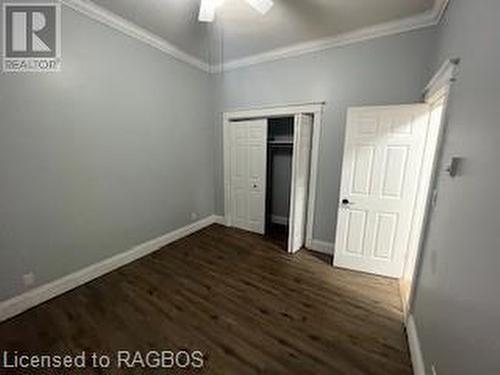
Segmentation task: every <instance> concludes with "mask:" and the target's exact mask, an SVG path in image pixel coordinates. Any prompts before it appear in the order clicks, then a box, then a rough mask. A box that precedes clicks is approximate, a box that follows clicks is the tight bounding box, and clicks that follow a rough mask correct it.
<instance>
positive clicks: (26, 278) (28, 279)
mask: <svg viewBox="0 0 500 375" xmlns="http://www.w3.org/2000/svg"><path fill="white" fill-rule="evenodd" d="M23 282H24V286H31V285H33V284H34V283H35V274H34V273H33V272H30V273H27V274H24V275H23Z"/></svg>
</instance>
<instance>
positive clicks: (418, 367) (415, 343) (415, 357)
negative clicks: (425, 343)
mask: <svg viewBox="0 0 500 375" xmlns="http://www.w3.org/2000/svg"><path fill="white" fill-rule="evenodd" d="M406 335H407V337H408V346H409V347H410V356H411V363H412V365H413V373H414V374H415V375H425V363H424V357H423V356H422V350H421V348H420V340H419V338H418V332H417V326H416V325H415V320H414V319H413V315H409V316H408V319H407V322H406Z"/></svg>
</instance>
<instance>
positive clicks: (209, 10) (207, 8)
mask: <svg viewBox="0 0 500 375" xmlns="http://www.w3.org/2000/svg"><path fill="white" fill-rule="evenodd" d="M215 8H217V1H216V0H201V3H200V13H199V14H198V21H200V22H213V20H214V18H215Z"/></svg>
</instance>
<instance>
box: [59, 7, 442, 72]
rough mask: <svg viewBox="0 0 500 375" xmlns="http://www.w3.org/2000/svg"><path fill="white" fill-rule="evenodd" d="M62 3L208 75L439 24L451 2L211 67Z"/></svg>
mask: <svg viewBox="0 0 500 375" xmlns="http://www.w3.org/2000/svg"><path fill="white" fill-rule="evenodd" d="M60 1H61V3H62V4H64V5H66V6H68V7H70V8H71V9H74V10H76V11H77V12H80V13H82V14H84V15H86V16H88V17H90V18H92V19H94V20H96V21H99V22H101V23H103V24H105V25H107V26H109V27H112V28H114V29H115V30H118V31H120V32H122V33H124V34H126V35H128V36H130V37H132V38H135V39H137V40H139V41H141V42H143V43H146V44H148V45H149V46H151V47H153V48H156V49H158V50H160V51H162V52H163V53H165V54H167V55H170V56H172V57H174V58H176V59H177V60H180V61H182V62H185V63H187V64H189V65H191V66H194V67H196V68H198V69H200V70H202V71H204V72H207V73H221V72H223V71H229V70H234V69H239V68H244V67H247V66H251V65H256V64H262V63H266V62H271V61H275V60H281V59H285V58H289V57H296V56H301V55H305V54H308V53H313V52H319V51H323V50H326V49H331V48H337V47H343V46H347V45H350V44H354V43H359V42H364V41H368V40H371V39H375V38H380V37H383V36H388V35H395V34H400V33H404V32H408V31H412V30H417V29H422V28H426V27H432V26H435V25H437V24H438V23H439V22H440V21H441V18H442V17H443V15H444V13H445V10H446V7H447V5H448V3H449V2H450V1H451V0H435V3H434V7H433V8H432V10H430V11H428V12H425V13H421V14H418V15H416V16H413V17H408V18H404V19H401V20H397V21H391V22H386V23H383V24H379V25H375V26H370V27H366V28H362V29H359V30H356V31H352V32H349V33H344V34H340V35H336V36H333V37H327V38H321V39H317V40H312V41H309V42H305V43H300V44H295V45H292V46H288V47H284V48H278V49H274V50H271V51H268V52H264V53H260V54H256V55H252V56H248V57H244V58H241V59H235V60H230V61H228V62H226V63H223V64H216V65H210V64H208V63H206V62H204V61H202V60H200V59H198V58H197V57H195V56H193V55H191V54H188V53H186V52H184V51H182V50H181V49H180V48H179V47H177V46H175V45H173V44H172V43H170V42H168V41H167V40H165V39H163V38H161V37H160V36H158V35H156V34H153V33H151V32H149V31H147V30H146V29H144V28H142V27H140V26H137V25H136V24H134V23H132V22H130V21H128V20H126V19H125V18H123V17H121V16H119V15H117V14H115V13H113V12H111V11H109V10H107V9H105V8H103V7H101V6H99V5H97V4H95V3H94V2H93V1H91V0H60Z"/></svg>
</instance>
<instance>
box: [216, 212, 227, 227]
mask: <svg viewBox="0 0 500 375" xmlns="http://www.w3.org/2000/svg"><path fill="white" fill-rule="evenodd" d="M213 217H214V224H220V225H226V226H227V223H226V218H225V217H224V216H220V215H213Z"/></svg>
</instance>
